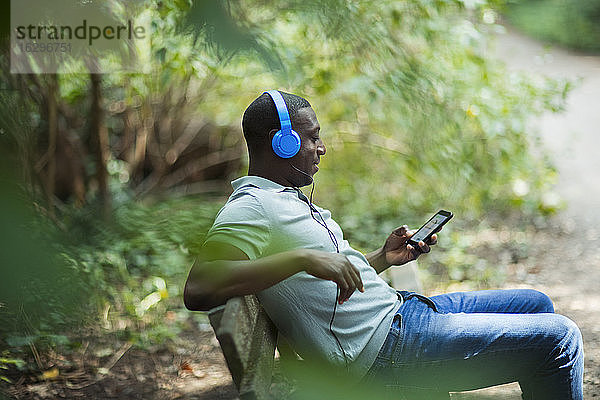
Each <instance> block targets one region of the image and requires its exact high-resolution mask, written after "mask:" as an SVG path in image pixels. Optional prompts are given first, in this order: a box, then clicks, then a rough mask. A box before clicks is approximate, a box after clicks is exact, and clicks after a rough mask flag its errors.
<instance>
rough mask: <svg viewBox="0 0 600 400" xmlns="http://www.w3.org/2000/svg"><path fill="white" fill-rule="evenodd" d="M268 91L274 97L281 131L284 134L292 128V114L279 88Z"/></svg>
mask: <svg viewBox="0 0 600 400" xmlns="http://www.w3.org/2000/svg"><path fill="white" fill-rule="evenodd" d="M265 93H267V94H268V95H269V96H271V98H272V99H273V102H274V103H275V108H276V109H277V114H278V115H279V124H280V125H281V131H282V133H283V134H286V133H288V132H289V131H291V130H292V121H290V114H289V113H288V109H287V106H286V105H285V100H283V96H282V95H281V93H279V90H268V91H266V92H265Z"/></svg>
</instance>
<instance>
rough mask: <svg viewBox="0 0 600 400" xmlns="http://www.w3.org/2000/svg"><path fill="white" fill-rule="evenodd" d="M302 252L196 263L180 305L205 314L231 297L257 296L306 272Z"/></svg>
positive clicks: (295, 251)
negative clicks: (183, 302)
mask: <svg viewBox="0 0 600 400" xmlns="http://www.w3.org/2000/svg"><path fill="white" fill-rule="evenodd" d="M305 263H306V258H305V257H304V253H303V252H302V250H293V251H288V252H285V253H279V254H274V255H272V256H268V257H264V258H260V259H257V260H240V261H233V260H216V261H209V262H202V261H199V260H197V261H196V262H195V263H194V266H193V267H192V270H191V271H190V275H189V277H188V280H187V282H186V285H185V291H184V301H185V305H186V307H187V308H189V309H191V310H202V311H206V310H208V309H210V308H212V307H215V306H217V305H220V304H223V303H225V302H226V301H227V300H228V299H230V298H231V297H236V296H243V295H247V294H251V293H256V292H259V291H261V290H263V289H266V288H268V287H271V286H273V285H275V284H276V283H279V282H281V281H282V280H284V279H286V278H288V277H290V276H292V275H294V274H295V273H298V272H300V271H302V270H304V269H305V268H306V265H304V264H305Z"/></svg>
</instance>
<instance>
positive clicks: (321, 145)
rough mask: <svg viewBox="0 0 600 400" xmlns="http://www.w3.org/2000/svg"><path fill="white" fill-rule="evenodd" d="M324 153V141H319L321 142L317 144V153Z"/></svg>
mask: <svg viewBox="0 0 600 400" xmlns="http://www.w3.org/2000/svg"><path fill="white" fill-rule="evenodd" d="M325 153H327V147H325V143H323V142H322V141H321V143H320V144H319V145H318V146H317V154H319V155H320V156H324V155H325Z"/></svg>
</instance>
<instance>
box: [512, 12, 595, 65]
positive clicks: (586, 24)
mask: <svg viewBox="0 0 600 400" xmlns="http://www.w3.org/2000/svg"><path fill="white" fill-rule="evenodd" d="M505 15H506V17H507V19H508V21H509V22H510V23H511V24H513V25H514V26H515V27H517V28H518V29H520V30H522V31H523V32H525V33H527V34H529V35H531V36H533V37H536V38H538V39H541V40H544V41H547V42H551V43H556V44H559V45H562V46H565V47H568V48H573V49H577V50H583V51H586V52H591V53H596V54H597V53H600V23H599V21H600V1H599V0H586V1H579V0H520V1H519V0H510V1H508V5H507V8H506V10H505Z"/></svg>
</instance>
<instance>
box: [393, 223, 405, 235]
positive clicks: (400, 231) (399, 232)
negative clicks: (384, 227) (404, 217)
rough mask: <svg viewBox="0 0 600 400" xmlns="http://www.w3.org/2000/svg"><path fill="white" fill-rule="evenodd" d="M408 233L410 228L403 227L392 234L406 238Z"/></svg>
mask: <svg viewBox="0 0 600 400" xmlns="http://www.w3.org/2000/svg"><path fill="white" fill-rule="evenodd" d="M406 232H408V226H406V225H402V226H401V227H399V228H396V229H394V231H393V232H392V234H393V235H396V236H404V235H406Z"/></svg>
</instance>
